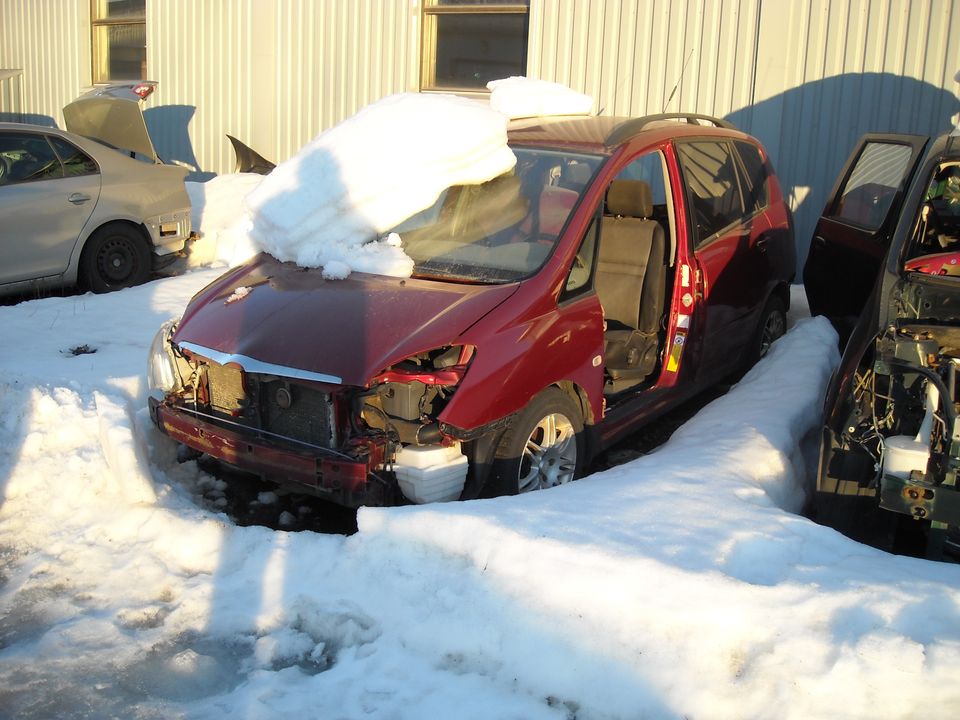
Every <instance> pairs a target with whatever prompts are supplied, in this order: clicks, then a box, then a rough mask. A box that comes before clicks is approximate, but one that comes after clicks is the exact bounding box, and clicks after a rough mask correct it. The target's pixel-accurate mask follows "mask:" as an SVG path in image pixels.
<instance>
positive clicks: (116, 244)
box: [80, 225, 150, 293]
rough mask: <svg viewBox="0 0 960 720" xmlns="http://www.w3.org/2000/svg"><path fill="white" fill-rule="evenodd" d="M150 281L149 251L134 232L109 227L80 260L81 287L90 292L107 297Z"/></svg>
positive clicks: (94, 237) (89, 243)
mask: <svg viewBox="0 0 960 720" xmlns="http://www.w3.org/2000/svg"><path fill="white" fill-rule="evenodd" d="M149 279H150V249H149V248H148V247H147V241H146V240H145V239H144V238H143V236H142V235H141V234H140V233H139V232H137V231H136V230H135V229H134V228H132V227H130V226H128V225H107V226H105V227H102V228H100V229H99V230H97V231H96V232H94V233H93V235H91V236H90V239H89V240H87V244H86V245H85V246H84V248H83V254H82V255H81V256H80V283H81V285H82V286H83V287H84V288H86V289H87V290H92V291H93V292H95V293H105V292H110V291H111V290H119V289H121V288H126V287H132V286H133V285H140V284H141V283H144V282H146V281H147V280H149Z"/></svg>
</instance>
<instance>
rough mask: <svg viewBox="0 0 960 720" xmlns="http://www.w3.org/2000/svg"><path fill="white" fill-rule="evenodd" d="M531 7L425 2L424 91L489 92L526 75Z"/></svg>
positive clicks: (518, 2) (465, 0)
mask: <svg viewBox="0 0 960 720" xmlns="http://www.w3.org/2000/svg"><path fill="white" fill-rule="evenodd" d="M529 5H530V2H529V0H515V1H514V2H510V1H509V0H504V1H502V2H501V1H495V2H487V1H486V0H432V1H428V2H425V3H424V8H423V43H422V46H421V47H422V50H421V52H422V53H423V56H422V58H421V83H420V85H421V87H422V88H424V89H444V90H451V89H465V90H470V89H472V90H485V89H486V86H487V83H488V82H489V81H490V80H497V79H499V78H505V77H510V76H512V75H526V74H527V34H528V26H529V15H528V13H529ZM484 6H486V7H484Z"/></svg>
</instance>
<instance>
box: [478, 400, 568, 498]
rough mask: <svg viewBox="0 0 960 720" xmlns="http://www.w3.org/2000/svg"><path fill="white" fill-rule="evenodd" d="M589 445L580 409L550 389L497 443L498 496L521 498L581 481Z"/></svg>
mask: <svg viewBox="0 0 960 720" xmlns="http://www.w3.org/2000/svg"><path fill="white" fill-rule="evenodd" d="M584 451H585V447H584V442H583V420H582V418H581V413H580V408H579V406H578V405H577V403H575V402H574V401H573V400H572V399H571V398H570V396H569V395H567V394H566V393H564V392H563V391H562V390H560V389H559V388H555V387H551V388H548V389H547V390H544V391H543V392H542V393H540V394H539V395H537V396H536V397H535V398H534V399H533V400H531V401H530V403H529V404H528V405H527V406H526V407H525V408H524V409H523V410H521V411H520V413H519V414H518V415H517V416H516V417H515V418H514V420H513V422H512V423H511V424H510V426H509V427H508V428H507V430H506V432H504V434H503V436H502V437H501V439H500V442H499V443H498V444H497V448H496V451H495V453H494V459H493V463H492V467H491V477H490V481H489V483H490V485H489V487H490V489H491V490H492V491H493V492H492V494H494V495H517V494H519V493H522V492H530V491H533V490H541V489H545V488H548V487H554V486H556V485H563V484H565V483H568V482H571V481H573V480H576V479H577V478H578V477H580V475H581V473H582V470H583V464H584V454H585V452H584Z"/></svg>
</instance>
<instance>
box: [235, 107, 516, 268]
mask: <svg viewBox="0 0 960 720" xmlns="http://www.w3.org/2000/svg"><path fill="white" fill-rule="evenodd" d="M515 163H516V158H515V156H514V155H513V152H512V151H511V150H510V148H508V147H507V130H506V118H505V117H504V116H503V115H502V114H501V113H498V112H496V111H494V110H491V109H490V108H489V107H487V106H486V105H484V104H482V103H479V102H476V101H473V100H467V99H464V98H458V97H453V96H447V95H421V94H417V93H403V94H399V95H391V96H389V97H387V98H384V99H383V100H380V101H379V102H376V103H374V104H373V105H370V106H368V107H366V108H364V109H362V110H361V111H360V112H358V113H357V114H356V115H354V116H353V117H351V118H348V119H347V120H344V121H343V122H342V123H340V124H339V125H337V126H335V127H333V128H330V129H329V130H327V131H325V132H323V133H321V134H320V135H319V136H318V137H317V138H315V139H314V140H313V141H311V142H310V143H308V144H307V145H306V146H305V147H304V148H303V149H302V150H301V151H300V152H299V153H297V155H295V156H294V157H292V158H290V159H289V160H287V161H285V162H283V163H281V164H280V165H278V166H277V167H276V168H275V169H274V170H273V172H272V173H270V175H268V176H267V177H266V178H265V179H264V180H263V182H262V183H260V184H259V185H258V186H257V187H256V188H254V189H253V191H252V192H250V194H249V195H248V196H247V198H246V204H247V206H248V208H249V209H250V210H251V212H252V219H253V225H252V228H251V235H252V237H253V239H254V241H255V243H256V245H257V246H258V247H259V248H260V249H262V250H265V251H267V252H269V253H270V254H271V255H273V256H274V257H276V258H278V259H280V260H283V261H293V262H296V263H297V264H298V265H302V266H304V267H326V266H328V264H330V263H339V264H334V265H333V267H332V268H330V269H329V270H328V272H327V275H328V277H343V276H344V273H343V270H344V267H347V268H350V269H353V270H361V271H365V272H374V273H380V274H385V275H395V276H401V277H403V276H408V275H410V274H411V272H412V271H413V261H412V260H410V259H409V258H408V257H407V256H406V255H405V254H404V253H403V251H402V249H401V248H400V247H398V246H397V245H396V244H395V243H396V241H395V239H388V240H387V241H384V242H373V243H371V241H373V240H376V238H378V237H379V236H381V235H383V234H384V233H385V232H387V231H389V230H390V229H392V228H394V227H396V226H397V225H398V224H400V223H401V222H402V221H403V220H406V219H407V218H408V217H410V216H411V215H414V214H416V213H417V212H419V211H421V210H423V209H425V208H428V207H430V205H432V204H433V203H434V202H435V201H436V199H437V197H438V196H439V195H440V193H441V192H442V191H443V190H444V189H445V188H447V187H450V186H451V185H461V184H474V183H482V182H486V181H487V180H490V179H492V178H494V177H496V176H497V175H501V174H503V173H505V172H507V171H508V170H510V169H511V168H512V167H513V166H514V164H515Z"/></svg>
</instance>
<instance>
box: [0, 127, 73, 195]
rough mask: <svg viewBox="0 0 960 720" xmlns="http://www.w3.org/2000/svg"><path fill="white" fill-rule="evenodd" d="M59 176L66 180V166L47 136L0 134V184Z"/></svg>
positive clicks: (14, 133)
mask: <svg viewBox="0 0 960 720" xmlns="http://www.w3.org/2000/svg"><path fill="white" fill-rule="evenodd" d="M60 177H63V167H62V166H61V165H60V161H59V160H58V159H57V156H56V155H55V154H54V152H53V148H52V147H50V143H48V142H47V139H46V136H44V135H38V134H34V133H17V132H10V133H0V185H12V184H14V183H25V182H34V181H37V180H51V179H53V178H60Z"/></svg>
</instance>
